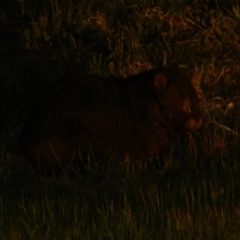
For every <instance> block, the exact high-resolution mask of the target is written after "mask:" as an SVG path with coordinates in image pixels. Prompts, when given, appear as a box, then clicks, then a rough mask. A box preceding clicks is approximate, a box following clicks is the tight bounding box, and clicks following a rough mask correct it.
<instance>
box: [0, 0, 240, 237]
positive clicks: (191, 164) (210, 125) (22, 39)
mask: <svg viewBox="0 0 240 240" xmlns="http://www.w3.org/2000/svg"><path fill="white" fill-rule="evenodd" d="M226 2H227V3H226ZM226 2H223V1H220V0H215V1H210V0H209V1H208V0H199V1H186V0H177V1H176V0H175V1H172V0H168V1H162V3H159V1H154V0H150V1H145V0H141V1H133V0H120V1H113V0H108V1H105V2H103V1H75V0H68V1H67V0H61V1H60V0H48V1H38V0H35V1H33V0H32V1H30V0H25V1H23V0H22V1H7V0H5V1H1V3H0V26H1V27H0V54H1V58H0V79H1V86H0V96H1V102H0V104H1V105H0V143H1V154H0V239H10V240H11V239H14V240H18V239H19V240H20V239H174V240H175V239H191V240H192V239H240V230H239V223H240V210H239V202H240V193H239V182H240V177H239V176H240V174H239V173H240V162H239V160H238V156H239V155H240V150H239V144H240V138H239V133H238V132H239V129H240V121H239V119H240V109H239V100H240V99H239V98H240V97H239V77H240V63H239V62H240V59H239V57H238V56H239V54H240V47H239V46H240V45H239V36H240V35H239V31H240V6H239V4H238V1H234V0H232V1H226ZM170 64H176V65H178V66H179V67H184V68H186V69H188V71H189V72H191V73H192V76H193V82H194V84H195V87H196V89H197V91H198V94H199V97H200V99H201V106H202V113H203V117H204V121H205V124H204V127H203V128H202V129H201V130H200V131H199V132H198V133H196V134H194V135H192V136H189V139H188V141H186V140H184V141H183V139H175V140H174V142H173V143H172V145H171V147H170V149H169V152H168V154H167V156H166V157H165V159H164V161H163V162H161V163H159V164H153V165H151V166H150V167H149V168H147V169H141V170H134V169H132V168H131V166H130V164H129V162H128V161H126V162H125V163H115V162H114V160H113V159H106V161H105V164H104V165H103V166H102V165H101V166H98V165H97V164H94V161H91V159H89V165H88V166H87V169H88V170H87V172H86V173H85V174H84V175H82V174H80V173H78V172H77V171H76V173H75V175H74V176H69V175H68V173H67V172H66V175H65V176H63V177H62V178H60V179H59V178H56V179H54V178H53V179H46V178H45V179H43V178H41V177H38V176H37V174H36V173H35V172H34V170H33V169H32V166H31V165H29V164H28V163H27V162H25V161H24V159H22V158H21V156H19V153H18V148H17V139H18V134H19V131H20V129H21V124H22V122H23V120H24V116H25V113H26V110H27V108H28V107H29V105H30V104H31V102H32V101H33V99H34V97H35V96H36V95H37V94H38V93H39V92H41V90H42V89H43V88H45V87H46V86H49V85H50V84H51V83H52V82H54V81H55V80H56V79H57V78H58V77H59V76H62V75H63V74H74V73H75V72H77V71H81V72H85V73H93V74H98V75H115V76H129V75H130V74H135V73H138V72H141V71H144V70H146V69H151V68H153V67H156V66H159V65H170Z"/></svg>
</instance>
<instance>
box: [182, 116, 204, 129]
mask: <svg viewBox="0 0 240 240" xmlns="http://www.w3.org/2000/svg"><path fill="white" fill-rule="evenodd" d="M202 124H203V120H202V118H201V117H199V118H190V119H188V121H187V122H186V123H185V126H184V130H185V132H194V131H196V130H197V129H199V128H200V127H201V126H202Z"/></svg>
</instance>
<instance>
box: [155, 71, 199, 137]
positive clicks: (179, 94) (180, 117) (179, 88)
mask: <svg viewBox="0 0 240 240" xmlns="http://www.w3.org/2000/svg"><path fill="white" fill-rule="evenodd" d="M153 87H154V91H155V93H156V96H157V99H158V101H159V105H160V108H161V111H162V112H163V114H164V115H165V116H166V118H167V120H168V121H169V122H170V123H172V124H173V125H174V127H175V129H176V131H179V132H184V133H188V132H193V131H195V130H197V129H199V128H200V127H201V126H202V123H203V120H202V118H201V114H200V108H199V100H198V97H197V94H196V91H195V89H194V87H193V85H192V84H191V80H190V79H189V78H188V77H187V76H185V75H184V74H183V73H181V72H180V71H179V70H178V69H166V70H165V71H161V72H158V73H156V74H155V76H154V79H153Z"/></svg>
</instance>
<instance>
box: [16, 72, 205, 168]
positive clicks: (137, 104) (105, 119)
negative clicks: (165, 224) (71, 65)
mask: <svg viewBox="0 0 240 240" xmlns="http://www.w3.org/2000/svg"><path fill="white" fill-rule="evenodd" d="M201 125H202V119H201V117H200V110H199V102H198V99H197V95H196V92H195V90H194V88H193V86H192V84H191V82H190V80H189V79H188V78H186V77H185V76H184V75H183V74H182V73H180V71H179V70H178V69H171V68H162V69H156V70H152V71H148V72H144V73H141V74H139V75H136V76H133V77H129V78H127V79H121V78H104V77H96V76H77V77H75V78H71V79H66V80H62V81H60V82H59V83H58V84H56V85H55V86H53V87H52V88H50V89H49V90H47V91H46V92H45V93H44V94H43V95H42V96H41V97H40V99H39V100H38V102H37V103H36V105H35V107H34V108H33V109H32V110H31V112H30V115H29V116H28V119H27V123H26V125H25V126H24V127H23V130H22V133H21V137H20V144H21V146H22V149H23V151H24V154H25V155H26V156H27V157H28V158H29V159H30V160H31V161H32V162H33V163H34V164H35V165H36V166H37V168H38V169H39V170H40V171H43V172H45V171H48V170H49V169H57V168H59V166H61V167H62V166H64V165H65V164H70V163H72V162H75V161H77V157H78V154H77V152H78V151H77V150H78V149H80V150H81V151H91V152H92V153H93V154H96V155H97V156H104V155H105V154H110V156H112V157H114V158H116V159H124V158H125V157H126V156H128V157H129V159H132V161H139V162H144V161H148V159H149V158H152V159H153V158H155V157H161V156H162V154H163V153H164V151H165V149H166V147H167V145H168V141H169V139H170V137H171V136H173V135H174V134H175V133H177V132H192V131H195V130H196V129H198V128H199V127H200V126H201Z"/></svg>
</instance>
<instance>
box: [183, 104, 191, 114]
mask: <svg viewBox="0 0 240 240" xmlns="http://www.w3.org/2000/svg"><path fill="white" fill-rule="evenodd" d="M183 111H184V112H185V113H191V112H192V111H191V106H189V105H184V106H183Z"/></svg>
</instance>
